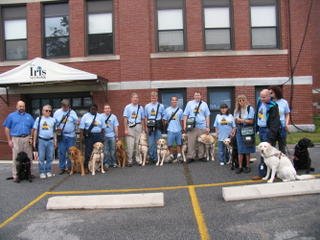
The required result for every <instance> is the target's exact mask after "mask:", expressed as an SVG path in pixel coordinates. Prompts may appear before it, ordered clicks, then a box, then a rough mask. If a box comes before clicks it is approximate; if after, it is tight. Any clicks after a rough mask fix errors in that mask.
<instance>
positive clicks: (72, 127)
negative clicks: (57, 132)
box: [53, 108, 78, 137]
mask: <svg viewBox="0 0 320 240" xmlns="http://www.w3.org/2000/svg"><path fill="white" fill-rule="evenodd" d="M68 111H69V110H68ZM68 111H63V109H62V108H60V109H58V110H57V111H55V113H54V114H53V117H54V118H55V119H56V122H57V128H59V129H62V128H63V126H64V124H65V126H64V129H63V135H64V136H67V137H75V136H76V124H77V122H78V116H77V114H76V112H75V111H74V110H71V111H70V114H69V116H68V118H67V119H66V118H64V117H65V116H66V115H67V113H68ZM63 118H64V120H63V121H62V122H61V120H62V119H63ZM60 122H61V123H60ZM59 123H60V125H58V124H59Z"/></svg>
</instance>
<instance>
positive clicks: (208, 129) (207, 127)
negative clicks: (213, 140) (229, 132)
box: [206, 115, 210, 134]
mask: <svg viewBox="0 0 320 240" xmlns="http://www.w3.org/2000/svg"><path fill="white" fill-rule="evenodd" d="M206 125H207V126H206V132H207V133H208V134H209V132H210V115H209V116H207V117H206Z"/></svg>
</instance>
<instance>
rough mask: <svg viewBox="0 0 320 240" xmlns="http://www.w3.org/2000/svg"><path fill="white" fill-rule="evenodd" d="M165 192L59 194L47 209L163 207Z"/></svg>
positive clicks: (51, 199)
mask: <svg viewBox="0 0 320 240" xmlns="http://www.w3.org/2000/svg"><path fill="white" fill-rule="evenodd" d="M163 206H164V197H163V193H140V194H112V195H89V196H59V197H51V198H49V199H48V203H47V210H58V209H98V208H105V209H106V208H107V209H119V208H144V207H163Z"/></svg>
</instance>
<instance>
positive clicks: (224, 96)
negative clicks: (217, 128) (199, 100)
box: [208, 88, 234, 128]
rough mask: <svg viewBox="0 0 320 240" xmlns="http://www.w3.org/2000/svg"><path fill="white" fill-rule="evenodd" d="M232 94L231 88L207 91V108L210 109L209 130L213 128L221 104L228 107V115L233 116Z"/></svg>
mask: <svg viewBox="0 0 320 240" xmlns="http://www.w3.org/2000/svg"><path fill="white" fill-rule="evenodd" d="M233 99H234V93H233V88H212V89H210V88H209V89H208V106H209V109H210V113H211V115H210V128H213V124H214V120H215V119H216V116H217V114H218V113H219V112H220V105H221V103H225V104H227V105H228V106H229V110H230V113H231V114H233V109H234V101H233Z"/></svg>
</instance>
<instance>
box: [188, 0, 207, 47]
mask: <svg viewBox="0 0 320 240" xmlns="http://www.w3.org/2000/svg"><path fill="white" fill-rule="evenodd" d="M185 14H186V26H187V27H186V29H185V31H186V33H187V43H186V47H187V48H186V49H187V50H188V51H190V52H197V51H202V50H203V45H204V42H203V36H204V35H203V27H202V24H203V20H202V16H203V13H202V5H201V1H197V0H189V1H186V11H185Z"/></svg>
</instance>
